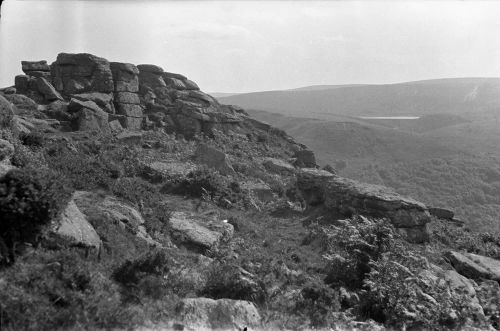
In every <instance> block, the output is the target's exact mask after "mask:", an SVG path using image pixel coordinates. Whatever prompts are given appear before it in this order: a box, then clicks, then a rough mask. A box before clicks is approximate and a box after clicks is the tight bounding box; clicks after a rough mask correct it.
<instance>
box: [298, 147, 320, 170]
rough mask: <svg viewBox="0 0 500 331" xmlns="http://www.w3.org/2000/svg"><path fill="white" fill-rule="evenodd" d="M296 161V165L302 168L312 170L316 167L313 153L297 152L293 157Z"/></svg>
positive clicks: (306, 151) (305, 150) (308, 151)
mask: <svg viewBox="0 0 500 331" xmlns="http://www.w3.org/2000/svg"><path fill="white" fill-rule="evenodd" d="M293 157H294V158H296V159H297V165H298V166H299V167H302V168H314V167H316V157H315V156H314V152H313V151H310V150H307V149H304V150H300V151H297V152H296V153H295V155H294V156H293Z"/></svg>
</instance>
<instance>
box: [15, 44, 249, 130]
mask: <svg viewBox="0 0 500 331" xmlns="http://www.w3.org/2000/svg"><path fill="white" fill-rule="evenodd" d="M22 69H23V71H24V73H25V75H18V76H16V79H15V88H16V90H17V91H18V93H21V94H24V95H26V96H28V97H29V98H32V99H33V100H35V101H36V102H37V103H44V104H46V103H49V102H51V101H54V100H65V101H68V100H70V99H75V100H79V101H83V102H86V101H92V102H94V103H95V104H97V106H98V107H99V108H101V109H102V110H103V111H104V112H105V113H107V114H109V116H108V121H110V122H111V121H115V120H118V121H119V122H120V125H121V126H122V127H123V128H125V129H127V130H129V131H138V130H141V129H149V128H154V127H161V128H164V129H165V130H166V131H167V132H172V133H173V132H176V133H181V134H183V135H184V136H185V137H187V138H191V137H194V136H195V135H197V134H202V133H204V134H207V135H212V134H213V132H214V130H220V131H223V132H228V131H229V130H237V129H238V128H239V127H240V123H242V121H244V120H245V119H247V115H246V114H245V112H244V111H242V110H241V109H239V108H238V107H233V106H225V105H221V104H219V103H218V101H217V100H216V99H214V98H212V97H211V96H209V95H208V94H205V93H203V92H201V91H200V89H199V87H198V85H196V83H194V82H193V81H191V80H189V79H188V78H186V77H185V76H183V75H180V74H175V73H171V72H165V71H164V70H163V68H161V67H159V66H156V65H153V64H140V65H138V66H135V65H133V64H130V63H120V62H111V63H110V62H108V60H106V59H104V58H100V57H97V56H95V55H92V54H87V53H80V54H67V53H61V54H59V55H58V56H57V59H56V61H55V62H54V63H52V64H51V65H50V66H49V65H48V64H47V62H46V61H38V62H27V61H23V62H22ZM83 115H86V116H85V118H86V120H85V122H86V121H87V120H88V118H90V117H92V116H91V114H89V112H88V111H84V112H83ZM94 117H95V116H94ZM114 126H115V127H116V125H114ZM84 127H85V128H84V130H88V128H87V127H88V126H84ZM76 129H79V128H78V126H77V127H76ZM115 131H116V130H115Z"/></svg>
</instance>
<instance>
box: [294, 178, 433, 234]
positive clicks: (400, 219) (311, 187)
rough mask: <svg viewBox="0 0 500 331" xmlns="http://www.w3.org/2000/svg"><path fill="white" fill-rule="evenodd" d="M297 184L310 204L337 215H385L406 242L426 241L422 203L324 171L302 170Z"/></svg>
mask: <svg viewBox="0 0 500 331" xmlns="http://www.w3.org/2000/svg"><path fill="white" fill-rule="evenodd" d="M297 184H298V187H299V189H300V190H301V191H302V193H303V196H304V198H305V200H306V202H307V203H308V205H309V206H317V205H323V206H325V207H326V208H327V209H329V210H331V211H334V212H335V213H338V214H340V215H344V216H351V215H355V214H360V215H365V216H371V217H375V218H388V219H389V220H390V221H391V223H392V224H393V225H394V227H395V228H397V229H398V230H399V231H400V232H401V233H402V234H403V235H404V236H406V238H407V239H408V240H409V241H412V242H424V241H427V240H428V231H427V223H428V222H430V220H431V218H430V214H429V212H428V210H427V208H426V207H425V205H424V204H422V203H420V202H418V201H416V200H413V199H411V198H406V197H403V196H401V195H399V194H397V193H395V192H394V191H393V190H391V189H389V188H387V187H383V186H378V185H372V184H364V183H359V182H357V181H354V180H351V179H347V178H343V177H339V176H336V175H333V174H331V173H329V172H327V171H324V170H317V169H303V170H302V171H301V172H300V173H299V175H298V178H297Z"/></svg>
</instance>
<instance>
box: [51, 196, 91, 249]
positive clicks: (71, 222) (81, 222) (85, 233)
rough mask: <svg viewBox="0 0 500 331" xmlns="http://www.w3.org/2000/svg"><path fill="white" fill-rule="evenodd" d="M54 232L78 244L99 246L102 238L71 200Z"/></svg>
mask: <svg viewBox="0 0 500 331" xmlns="http://www.w3.org/2000/svg"><path fill="white" fill-rule="evenodd" d="M54 233H56V234H58V235H60V236H63V237H66V238H70V239H72V240H73V241H74V242H75V243H76V244H77V245H82V246H87V247H95V248H99V247H100V246H101V239H100V238H99V235H98V234H97V232H96V231H95V229H94V228H93V227H92V225H90V223H89V222H88V221H87V218H86V217H85V215H84V214H83V213H82V212H81V211H80V209H78V207H77V205H76V204H75V202H74V200H71V201H70V202H69V203H68V205H67V206H66V209H65V210H64V211H63V213H62V215H61V218H60V221H59V222H58V224H57V226H56V228H55V229H54Z"/></svg>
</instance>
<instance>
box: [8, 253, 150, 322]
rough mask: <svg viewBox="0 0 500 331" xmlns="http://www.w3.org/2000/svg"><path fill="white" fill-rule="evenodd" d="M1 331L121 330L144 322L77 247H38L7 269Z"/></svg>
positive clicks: (112, 284) (115, 287) (113, 285)
mask: <svg viewBox="0 0 500 331" xmlns="http://www.w3.org/2000/svg"><path fill="white" fill-rule="evenodd" d="M0 319H1V320H0V323H1V325H2V330H4V329H5V330H69V329H81V328H82V325H84V326H85V329H94V330H95V329H116V328H124V327H131V326H132V325H136V324H137V323H140V322H141V316H140V315H138V314H137V312H136V311H134V310H132V309H130V307H126V306H124V305H123V304H122V303H121V297H120V293H119V291H118V288H117V286H116V285H115V284H114V283H112V282H111V281H110V280H109V279H108V278H106V277H105V276H104V275H103V274H102V273H101V271H100V269H99V268H98V266H97V265H95V264H94V263H92V262H89V261H86V260H84V259H83V258H82V257H81V256H80V254H78V253H77V252H76V251H69V250H64V251H55V252H54V251H43V250H37V251H36V252H35V253H34V254H33V255H30V256H29V257H27V258H23V259H20V260H19V261H18V263H16V264H15V265H14V266H12V267H11V268H9V269H6V270H5V271H4V272H3V273H2V282H0Z"/></svg>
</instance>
